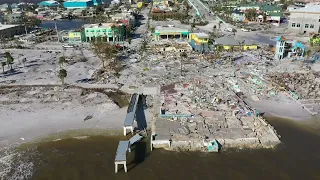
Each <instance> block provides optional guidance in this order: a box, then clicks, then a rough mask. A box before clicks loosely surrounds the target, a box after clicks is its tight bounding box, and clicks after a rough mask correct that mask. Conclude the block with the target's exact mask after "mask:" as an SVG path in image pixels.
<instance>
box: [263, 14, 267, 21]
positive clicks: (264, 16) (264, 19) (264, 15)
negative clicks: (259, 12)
mask: <svg viewBox="0 0 320 180" xmlns="http://www.w3.org/2000/svg"><path fill="white" fill-rule="evenodd" d="M266 21H267V15H266V13H263V22H266Z"/></svg>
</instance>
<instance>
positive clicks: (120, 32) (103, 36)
mask: <svg viewBox="0 0 320 180" xmlns="http://www.w3.org/2000/svg"><path fill="white" fill-rule="evenodd" d="M84 35H85V41H86V42H90V41H96V40H98V41H107V42H117V41H124V40H125V38H126V28H125V25H124V24H123V23H102V24H101V23H100V24H86V25H84Z"/></svg>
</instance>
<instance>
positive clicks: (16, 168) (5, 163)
mask: <svg viewBox="0 0 320 180" xmlns="http://www.w3.org/2000/svg"><path fill="white" fill-rule="evenodd" d="M17 147H18V145H12V146H10V147H5V148H2V149H0V180H25V179H30V178H31V177H32V174H33V170H34V164H33V163H32V162H31V161H30V160H31V157H32V156H34V155H35V153H34V152H33V151H32V150H31V149H28V150H23V151H19V152H18V151H17Z"/></svg>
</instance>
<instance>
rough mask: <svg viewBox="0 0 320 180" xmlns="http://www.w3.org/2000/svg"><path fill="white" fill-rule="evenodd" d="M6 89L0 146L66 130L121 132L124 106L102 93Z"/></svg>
mask: <svg viewBox="0 0 320 180" xmlns="http://www.w3.org/2000/svg"><path fill="white" fill-rule="evenodd" d="M6 91H7V94H6V95H2V96H1V98H0V104H1V105H0V106H1V110H0V123H1V127H0V147H1V146H6V145H9V144H11V143H16V142H17V143H24V142H29V141H32V140H35V139H37V138H41V137H45V136H47V135H49V134H54V133H60V132H64V131H68V130H81V129H83V130H96V131H98V130H101V131H102V132H103V131H107V130H112V131H117V132H121V131H122V125H123V122H124V118H125V116H126V111H127V107H122V108H120V107H119V106H118V105H116V104H115V103H114V102H113V101H112V100H111V99H110V98H109V97H108V95H106V94H104V93H100V92H88V93H85V92H84V91H83V90H81V89H78V88H68V89H62V88H59V87H55V88H53V87H50V88H49V87H46V88H44V87H37V88H31V89H26V88H24V89H20V90H18V91H13V90H12V91H10V90H6ZM146 116H147V117H148V114H146Z"/></svg>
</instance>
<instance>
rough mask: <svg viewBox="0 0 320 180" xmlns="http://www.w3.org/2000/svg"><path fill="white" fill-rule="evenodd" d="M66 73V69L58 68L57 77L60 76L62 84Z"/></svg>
mask: <svg viewBox="0 0 320 180" xmlns="http://www.w3.org/2000/svg"><path fill="white" fill-rule="evenodd" d="M67 75H68V73H67V70H65V69H60V71H59V73H58V77H59V78H60V80H61V83H62V85H64V79H65V78H66V77H67Z"/></svg>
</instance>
